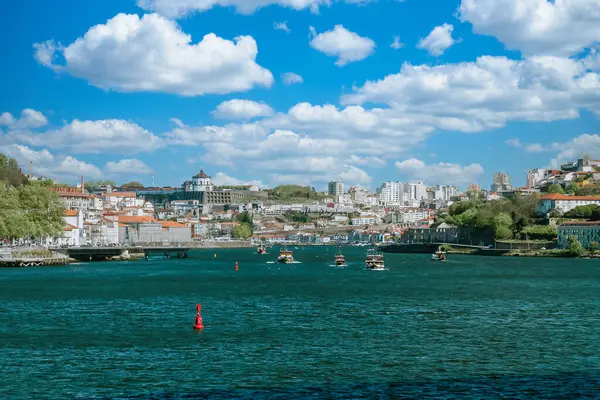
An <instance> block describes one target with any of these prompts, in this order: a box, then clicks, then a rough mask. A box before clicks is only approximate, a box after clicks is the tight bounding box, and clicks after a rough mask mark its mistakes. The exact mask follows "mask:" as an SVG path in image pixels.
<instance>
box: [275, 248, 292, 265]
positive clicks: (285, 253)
mask: <svg viewBox="0 0 600 400" xmlns="http://www.w3.org/2000/svg"><path fill="white" fill-rule="evenodd" d="M277 262H278V263H280V264H289V263H292V262H294V253H293V252H292V251H290V250H288V249H284V250H281V251H280V252H279V257H277Z"/></svg>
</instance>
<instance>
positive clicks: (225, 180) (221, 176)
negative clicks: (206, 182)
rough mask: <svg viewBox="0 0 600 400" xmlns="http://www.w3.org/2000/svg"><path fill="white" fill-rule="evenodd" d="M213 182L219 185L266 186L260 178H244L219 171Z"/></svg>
mask: <svg viewBox="0 0 600 400" xmlns="http://www.w3.org/2000/svg"><path fill="white" fill-rule="evenodd" d="M212 181H213V183H214V184H215V185H217V186H249V185H256V186H258V187H259V188H262V187H264V184H263V183H262V181H259V180H244V179H238V178H234V177H233V176H229V175H227V174H226V173H225V172H217V174H216V175H215V176H214V178H213V180H212Z"/></svg>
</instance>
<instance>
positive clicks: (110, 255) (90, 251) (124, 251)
mask: <svg viewBox="0 0 600 400" xmlns="http://www.w3.org/2000/svg"><path fill="white" fill-rule="evenodd" d="M51 250H52V251H55V252H57V253H61V254H64V255H65V256H67V257H69V258H72V259H74V260H77V261H106V260H110V259H114V258H115V257H123V258H124V259H127V258H128V257H129V254H143V255H144V258H148V257H150V256H151V255H168V256H169V257H171V256H173V255H175V256H177V255H178V254H180V255H182V256H184V257H187V255H188V253H189V251H190V248H189V247H181V246H147V247H129V246H106V247H92V246H90V247H67V248H55V249H51Z"/></svg>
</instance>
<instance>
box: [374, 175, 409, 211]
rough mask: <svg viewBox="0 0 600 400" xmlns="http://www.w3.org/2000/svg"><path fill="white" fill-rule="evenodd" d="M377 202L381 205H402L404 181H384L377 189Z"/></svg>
mask: <svg viewBox="0 0 600 400" xmlns="http://www.w3.org/2000/svg"><path fill="white" fill-rule="evenodd" d="M377 191H378V193H379V202H380V203H381V204H383V205H402V204H403V203H404V183H402V182H392V181H388V182H384V183H383V184H382V185H381V188H379V189H378V190H377Z"/></svg>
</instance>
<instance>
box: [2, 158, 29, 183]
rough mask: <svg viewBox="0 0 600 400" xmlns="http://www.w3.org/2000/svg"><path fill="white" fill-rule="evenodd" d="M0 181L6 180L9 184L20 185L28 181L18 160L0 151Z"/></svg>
mask: <svg viewBox="0 0 600 400" xmlns="http://www.w3.org/2000/svg"><path fill="white" fill-rule="evenodd" d="M0 181H3V182H6V184H7V185H8V186H13V187H20V186H22V185H24V184H25V182H27V178H26V177H25V175H23V172H22V171H21V168H19V164H18V163H17V160H15V159H14V158H8V157H7V156H5V155H4V154H2V153H0Z"/></svg>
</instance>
